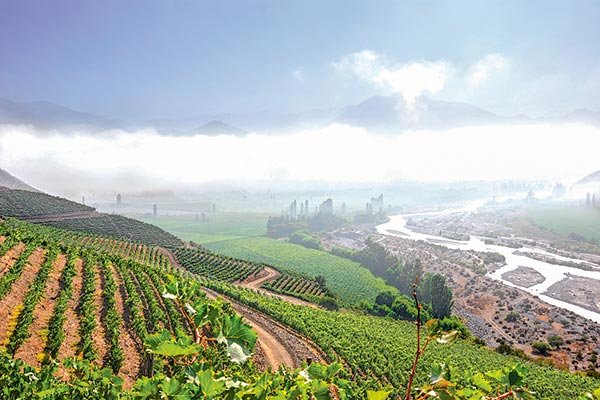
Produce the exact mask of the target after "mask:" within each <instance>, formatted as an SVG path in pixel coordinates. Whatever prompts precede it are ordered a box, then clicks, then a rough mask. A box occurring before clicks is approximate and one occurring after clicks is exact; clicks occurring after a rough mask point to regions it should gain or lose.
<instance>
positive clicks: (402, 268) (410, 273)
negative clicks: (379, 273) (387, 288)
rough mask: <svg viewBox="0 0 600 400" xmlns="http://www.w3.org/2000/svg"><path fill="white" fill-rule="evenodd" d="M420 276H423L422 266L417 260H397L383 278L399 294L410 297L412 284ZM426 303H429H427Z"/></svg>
mask: <svg viewBox="0 0 600 400" xmlns="http://www.w3.org/2000/svg"><path fill="white" fill-rule="evenodd" d="M421 275H423V266H422V265H421V261H420V260H419V259H416V260H399V261H398V262H397V263H396V264H395V265H393V266H392V267H390V268H389V269H388V270H387V272H386V274H385V278H386V280H387V281H388V282H390V283H391V284H392V285H394V286H395V287H397V288H398V290H400V292H401V293H404V294H405V295H407V296H410V293H411V292H412V285H413V283H415V282H416V281H417V280H418V279H420V278H421ZM426 302H427V303H429V301H426Z"/></svg>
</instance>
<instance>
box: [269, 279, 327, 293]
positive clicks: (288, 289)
mask: <svg viewBox="0 0 600 400" xmlns="http://www.w3.org/2000/svg"><path fill="white" fill-rule="evenodd" d="M262 287H263V288H265V289H269V290H271V291H273V292H276V293H281V294H287V295H290V296H296V297H300V298H302V297H308V296H310V297H321V296H323V295H324V294H325V293H324V292H323V289H322V288H321V287H320V286H319V285H318V284H317V282H315V281H314V280H310V279H306V278H304V277H302V276H293V275H287V274H283V275H280V276H279V277H277V279H275V280H274V281H273V282H265V283H264V284H263V285H262Z"/></svg>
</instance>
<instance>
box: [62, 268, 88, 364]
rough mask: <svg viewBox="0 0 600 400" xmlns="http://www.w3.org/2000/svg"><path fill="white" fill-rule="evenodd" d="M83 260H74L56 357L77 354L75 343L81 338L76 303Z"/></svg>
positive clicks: (77, 302) (81, 280)
mask: <svg viewBox="0 0 600 400" xmlns="http://www.w3.org/2000/svg"><path fill="white" fill-rule="evenodd" d="M82 273H83V260H82V259H81V258H80V259H78V260H77V261H75V275H74V276H73V282H72V283H71V285H72V287H73V290H72V293H73V294H72V296H71V299H69V302H68V305H67V309H66V310H65V322H64V324H63V330H64V332H65V340H64V341H63V342H62V344H61V346H60V350H59V351H58V359H59V360H64V359H65V358H68V357H75V355H76V354H77V344H78V343H79V341H80V340H81V339H80V337H79V317H78V315H77V305H78V304H79V298H80V297H81V289H82V287H83V278H82Z"/></svg>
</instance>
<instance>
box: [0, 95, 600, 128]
mask: <svg viewBox="0 0 600 400" xmlns="http://www.w3.org/2000/svg"><path fill="white" fill-rule="evenodd" d="M330 123H343V124H349V125H353V126H357V127H363V128H366V129H368V130H370V131H374V132H379V133H400V132H402V131H403V130H406V129H449V128H455V127H461V126H469V125H492V124H493V125H498V124H515V123H520V124H522V123H556V124H562V123H584V124H589V125H593V126H598V127H600V112H595V111H592V110H589V109H578V110H574V111H572V112H570V113H568V114H566V115H559V116H553V117H546V118H531V117H528V116H526V115H518V116H512V117H505V116H499V115H496V114H494V113H491V112H489V111H487V110H484V109H482V108H480V107H477V106H474V105H472V104H468V103H461V102H449V101H439V100H433V99H430V98H428V97H421V98H418V99H417V101H416V102H415V104H413V105H410V106H409V105H406V104H405V103H404V102H403V101H402V100H401V99H399V98H398V97H394V96H373V97H370V98H368V99H366V100H364V101H363V102H361V103H359V104H356V105H350V106H348V107H345V108H342V109H316V110H309V111H303V112H299V113H291V114H273V113H269V112H259V113H252V114H200V115H198V116H196V117H191V118H182V119H155V120H150V121H141V122H140V121H119V120H116V119H111V118H106V117H102V116H98V115H94V114H91V113H87V112H80V111H75V110H72V109H70V108H67V107H64V106H61V105H57V104H53V103H50V102H47V101H35V102H15V101H11V100H7V99H3V98H0V124H14V125H31V126H34V127H35V128H37V129H38V130H59V131H62V132H74V131H99V130H103V129H125V130H136V129H140V128H146V127H153V128H155V129H157V130H158V131H159V132H161V133H162V134H168V135H196V134H203V135H221V134H229V135H244V134H246V133H247V132H250V131H255V132H268V133H279V132H282V131H288V130H294V129H296V130H297V129H306V128H320V127H323V126H326V125H328V124H330Z"/></svg>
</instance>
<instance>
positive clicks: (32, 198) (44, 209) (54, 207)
mask: <svg viewBox="0 0 600 400" xmlns="http://www.w3.org/2000/svg"><path fill="white" fill-rule="evenodd" d="M88 211H94V208H92V207H88V206H85V205H83V204H79V203H75V202H74V201H69V200H66V199H63V198H60V197H56V196H50V195H48V194H45V193H38V192H30V191H27V190H18V189H15V190H9V189H6V188H2V189H0V215H1V216H3V217H34V216H40V215H56V214H65V213H77V212H88Z"/></svg>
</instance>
